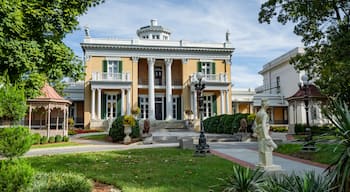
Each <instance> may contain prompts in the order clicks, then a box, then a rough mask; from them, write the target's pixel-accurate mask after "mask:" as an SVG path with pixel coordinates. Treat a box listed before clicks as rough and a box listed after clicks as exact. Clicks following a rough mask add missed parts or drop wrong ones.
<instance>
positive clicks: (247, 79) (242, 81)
mask: <svg viewBox="0 0 350 192" xmlns="http://www.w3.org/2000/svg"><path fill="white" fill-rule="evenodd" d="M231 81H232V83H233V86H234V87H237V88H255V87H257V86H259V85H261V84H262V76H261V75H258V74H257V73H253V72H252V70H250V69H249V67H245V66H233V67H232V69H231Z"/></svg>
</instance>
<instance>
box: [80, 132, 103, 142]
mask: <svg viewBox="0 0 350 192" xmlns="http://www.w3.org/2000/svg"><path fill="white" fill-rule="evenodd" d="M107 137H108V134H105V133H102V134H99V135H89V136H83V137H80V138H82V139H91V140H96V141H106V140H107Z"/></svg>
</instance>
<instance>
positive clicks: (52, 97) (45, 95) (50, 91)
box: [28, 83, 71, 104]
mask: <svg viewBox="0 0 350 192" xmlns="http://www.w3.org/2000/svg"><path fill="white" fill-rule="evenodd" d="M40 92H41V95H40V96H38V97H36V98H34V99H28V101H29V102H53V103H68V104H71V102H70V101H68V100H66V99H64V98H63V97H62V96H61V95H59V94H58V93H57V92H56V90H55V89H54V88H52V87H51V86H50V85H49V84H48V83H45V85H44V86H43V88H41V90H40Z"/></svg>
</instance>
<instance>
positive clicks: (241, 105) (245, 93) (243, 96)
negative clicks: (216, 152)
mask: <svg viewBox="0 0 350 192" xmlns="http://www.w3.org/2000/svg"><path fill="white" fill-rule="evenodd" d="M254 95H255V91H254V90H253V89H251V88H232V113H233V114H234V113H254V109H253V97H254Z"/></svg>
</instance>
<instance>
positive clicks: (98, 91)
mask: <svg viewBox="0 0 350 192" xmlns="http://www.w3.org/2000/svg"><path fill="white" fill-rule="evenodd" d="M97 117H98V119H101V89H97Z"/></svg>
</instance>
